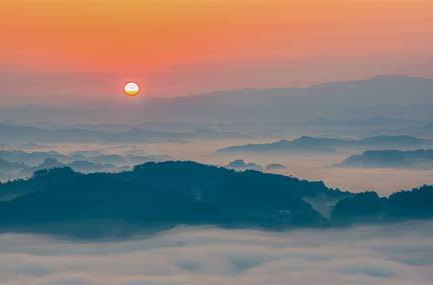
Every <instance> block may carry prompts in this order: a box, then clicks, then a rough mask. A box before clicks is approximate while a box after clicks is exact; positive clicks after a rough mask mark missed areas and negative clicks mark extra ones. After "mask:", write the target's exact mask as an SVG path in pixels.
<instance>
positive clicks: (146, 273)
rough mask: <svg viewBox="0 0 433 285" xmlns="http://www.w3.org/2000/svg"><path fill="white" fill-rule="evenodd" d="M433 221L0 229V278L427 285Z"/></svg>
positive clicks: (122, 284)
mask: <svg viewBox="0 0 433 285" xmlns="http://www.w3.org/2000/svg"><path fill="white" fill-rule="evenodd" d="M432 228H433V225H432V223H431V222H411V223H409V222H408V223H403V224H392V225H386V226H354V227H350V228H344V229H337V230H336V229H333V230H298V231H289V232H262V231H256V230H221V229H215V228H209V227H204V228H188V227H187V228H184V227H180V228H176V229H173V230H170V231H167V232H161V233H158V234H156V235H151V236H144V237H143V236H141V237H140V236H136V237H134V238H133V239H128V240H117V241H104V240H98V241H82V240H65V239H53V238H52V237H49V236H35V235H23V234H3V235H0V276H1V277H0V280H1V281H2V284H6V285H9V284H13V285H17V284H19V285H21V284H34V285H42V284H44V285H45V284H50V285H65V284H85V285H99V284H110V285H132V284H155V285H156V284H161V285H162V284H164V285H171V284H173V285H175V284H185V285H199V284H210V285H225V284H234V285H251V284H257V285H261V284H276V285H283V284H288V283H290V284H307V285H315V284H323V285H346V284H367V285H373V284H374V285H378V284H380V285H406V284H413V285H428V284H431V280H432V278H433V272H432V270H431V268H432V267H433V255H432V252H431V248H432V247H433V230H432Z"/></svg>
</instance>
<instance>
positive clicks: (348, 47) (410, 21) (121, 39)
mask: <svg viewBox="0 0 433 285" xmlns="http://www.w3.org/2000/svg"><path fill="white" fill-rule="evenodd" d="M381 73H400V74H412V75H422V76H428V77H433V0H424V1H423V0H421V1H416V0H387V1H384V0H383V1H369V0H329V1H328V0H302V1H301V0H279V1H269V0H263V1H254V0H249V1H247V0H232V1H230V0H220V1H218V0H154V1H146V0H143V1H138V0H137V1H133V0H131V1H121V0H104V1H103V0H88V1H84V0H76V1H72V0H69V1H68V0H65V1H55V0H51V1H46V0H39V1H36V0H34V1H31V0H27V1H22V0H1V1H0V78H1V79H0V87H1V90H0V98H1V100H2V102H3V103H4V105H6V104H12V103H39V102H43V103H46V102H48V103H54V104H55V103H59V102H66V103H68V102H79V101H80V100H88V99H89V98H91V99H92V100H93V99H94V100H105V99H107V100H111V99H119V97H118V96H119V94H120V93H121V92H119V90H121V88H122V86H121V85H122V83H123V82H124V81H127V80H137V81H139V82H140V83H141V84H142V85H143V87H144V89H145V90H146V93H147V94H149V95H152V96H180V95H187V94H194V93H200V92H204V91H212V90H218V89H231V88H243V87H257V88H260V87H280V86H289V85H306V84H311V83H317V82H321V81H327V80H345V79H353V78H363V77H366V76H371V75H376V74H381ZM10 94H12V95H14V96H11V95H10ZM15 95H18V96H15ZM120 95H121V94H120Z"/></svg>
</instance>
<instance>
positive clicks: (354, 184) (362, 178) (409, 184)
mask: <svg viewBox="0 0 433 285" xmlns="http://www.w3.org/2000/svg"><path fill="white" fill-rule="evenodd" d="M250 142H251V141H246V140H214V141H210V140H207V141H195V142H191V143H188V144H151V145H148V147H147V149H148V150H151V151H153V152H156V153H163V154H168V155H170V156H172V157H173V158H178V159H193V160H196V161H200V162H205V163H210V164H217V165H227V164H228V163H229V162H230V161H232V160H234V159H244V160H245V161H247V162H254V163H257V164H259V165H261V166H262V167H263V168H265V167H266V166H267V165H268V164H271V163H279V164H282V165H284V166H285V167H286V169H284V170H280V171H278V172H275V173H280V174H284V175H293V176H295V177H298V178H302V179H307V180H321V181H324V182H325V183H326V184H327V185H328V186H330V187H335V188H340V189H342V190H348V191H352V192H363V191H367V190H375V191H377V192H379V193H381V194H383V195H387V194H390V193H392V192H395V191H399V190H402V189H412V188H415V187H418V186H420V185H424V184H433V170H409V169H389V168H375V169H349V168H337V167H331V166H332V165H334V164H337V163H341V162H342V161H343V160H344V159H346V158H347V157H349V156H350V155H351V154H352V153H336V154H328V155H248V154H242V155H241V154H240V155H236V154H230V155H229V154H216V153H214V151H215V150H216V149H219V148H223V147H227V146H231V145H236V144H245V143H250ZM254 142H255V143H257V142H260V141H258V140H255V141H254ZM263 142H269V139H268V140H263Z"/></svg>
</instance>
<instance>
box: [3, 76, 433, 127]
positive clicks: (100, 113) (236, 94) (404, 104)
mask: <svg viewBox="0 0 433 285" xmlns="http://www.w3.org/2000/svg"><path fill="white" fill-rule="evenodd" d="M431 94H433V80H432V79H426V78H417V77H407V76H399V75H384V76H377V77H373V78H370V79H367V80H359V81H345V82H331V83H324V84H319V85H315V86H311V87H308V88H292V87H287V88H273V89H243V90H231V91H230V90H229V91H219V92H214V93H208V94H202V95H197V96H188V97H182V98H172V99H166V98H164V99H162V98H152V97H144V99H143V100H142V102H139V103H138V104H134V105H119V104H116V105H114V104H113V105H109V106H108V105H107V106H97V107H91V106H90V107H89V106H80V107H76V108H74V107H66V106H65V107H45V106H34V105H27V106H18V107H14V108H8V109H2V110H1V111H0V120H16V121H33V122H35V121H56V122H74V123H86V122H113V120H114V118H113V116H112V114H113V113H115V114H116V120H118V121H119V120H121V121H122V122H136V121H137V120H139V121H149V120H152V121H182V122H220V121H224V122H234V121H236V122H279V121H286V122H290V121H306V120H314V119H319V118H324V117H326V118H330V119H339V120H342V119H352V118H365V117H375V116H385V117H391V118H401V119H411V120H414V119H416V120H423V121H433V113H432V112H431V110H432V108H433V97H432V96H431ZM116 123H119V122H116Z"/></svg>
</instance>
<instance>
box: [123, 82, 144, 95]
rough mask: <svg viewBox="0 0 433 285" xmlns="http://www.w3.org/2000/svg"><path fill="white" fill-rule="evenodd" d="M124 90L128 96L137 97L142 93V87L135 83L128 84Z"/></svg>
mask: <svg viewBox="0 0 433 285" xmlns="http://www.w3.org/2000/svg"><path fill="white" fill-rule="evenodd" d="M123 89H124V91H125V93H126V95H128V96H135V95H137V94H138V92H140V86H139V85H138V84H137V83H135V82H128V83H126V84H125V87H124V88H123Z"/></svg>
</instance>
